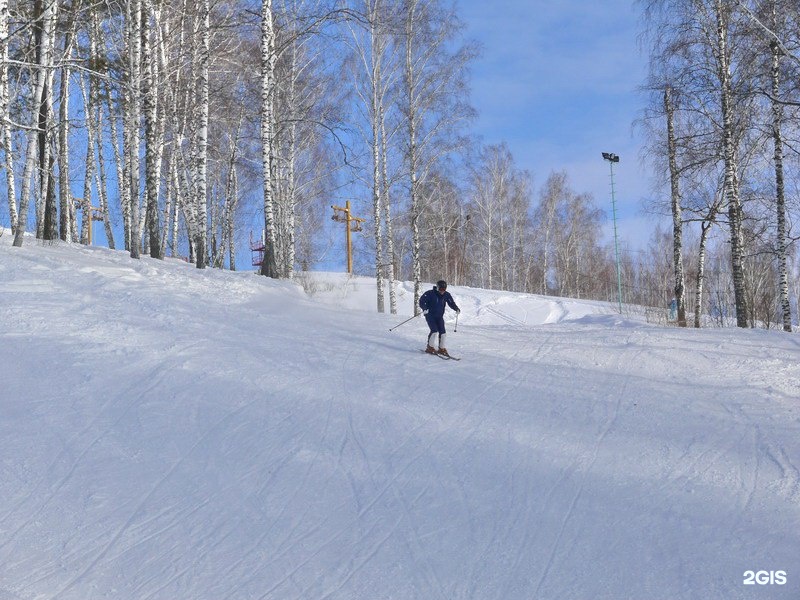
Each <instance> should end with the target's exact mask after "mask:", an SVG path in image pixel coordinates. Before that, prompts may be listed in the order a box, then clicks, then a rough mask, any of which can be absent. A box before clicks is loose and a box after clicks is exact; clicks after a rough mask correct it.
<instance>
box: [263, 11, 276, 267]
mask: <svg viewBox="0 0 800 600" xmlns="http://www.w3.org/2000/svg"><path fill="white" fill-rule="evenodd" d="M273 17H274V15H273V12H272V0H262V4H261V164H262V179H263V185H264V190H263V194H264V232H265V237H266V248H265V252H264V262H263V263H262V264H261V274H262V275H266V276H267V277H272V278H274V279H277V278H278V277H279V276H280V273H279V272H278V263H277V260H276V256H275V239H276V230H277V228H276V226H275V225H276V223H275V206H274V198H273V179H274V173H275V163H274V159H275V157H274V139H273V137H274V130H275V113H274V102H275V62H276V60H277V55H276V53H275V25H274V21H273Z"/></svg>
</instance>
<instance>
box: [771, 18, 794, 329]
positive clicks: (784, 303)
mask: <svg viewBox="0 0 800 600" xmlns="http://www.w3.org/2000/svg"><path fill="white" fill-rule="evenodd" d="M772 9H773V17H775V14H774V11H775V5H774V4H773V7H772ZM771 45H772V97H773V98H778V97H779V95H780V91H781V89H780V88H781V86H780V60H781V50H780V48H779V46H778V44H777V43H775V42H773V43H772V44H771ZM782 128H783V108H782V107H781V105H780V104H779V103H778V102H775V101H774V100H773V102H772V141H773V149H774V157H773V160H774V163H775V210H776V213H777V237H778V244H777V246H778V292H779V294H780V303H781V313H782V317H783V330H784V331H787V332H789V333H791V331H792V307H791V305H790V304H789V273H788V266H787V260H786V191H785V186H784V168H783V131H782Z"/></svg>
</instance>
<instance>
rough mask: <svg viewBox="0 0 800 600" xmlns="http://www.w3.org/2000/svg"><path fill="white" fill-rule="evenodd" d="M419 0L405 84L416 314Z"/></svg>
mask: <svg viewBox="0 0 800 600" xmlns="http://www.w3.org/2000/svg"><path fill="white" fill-rule="evenodd" d="M416 8H417V0H410V1H409V2H408V4H407V9H406V10H407V12H406V15H405V40H404V41H405V55H406V60H405V87H406V94H407V95H408V99H407V102H408V104H407V106H406V109H407V111H408V112H407V115H406V119H407V124H408V174H409V182H410V195H411V198H410V200H411V202H410V217H411V278H412V280H413V281H414V295H413V298H412V300H413V302H414V314H415V315H416V314H419V311H420V308H419V298H420V283H421V279H422V267H421V264H420V235H419V226H420V223H419V218H420V197H419V193H420V191H419V154H418V148H417V135H418V131H417V127H418V125H417V120H418V115H417V111H418V106H417V95H418V90H417V72H416V65H415V62H414V38H415V27H416V14H415V13H416Z"/></svg>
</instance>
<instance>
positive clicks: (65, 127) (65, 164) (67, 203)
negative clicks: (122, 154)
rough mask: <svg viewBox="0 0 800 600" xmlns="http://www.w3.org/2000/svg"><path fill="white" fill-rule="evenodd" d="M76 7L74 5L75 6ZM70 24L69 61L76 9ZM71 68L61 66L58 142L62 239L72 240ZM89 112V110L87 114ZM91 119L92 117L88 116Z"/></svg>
mask: <svg viewBox="0 0 800 600" xmlns="http://www.w3.org/2000/svg"><path fill="white" fill-rule="evenodd" d="M73 9H74V7H73ZM69 21H70V22H69V25H68V26H67V32H66V34H65V36H64V58H65V59H67V61H69V58H70V55H71V54H72V44H73V39H74V35H75V31H74V28H75V11H74V10H72V11H71V12H70V17H69ZM70 76H71V69H70V67H69V62H67V64H65V65H63V66H62V67H61V93H60V99H59V117H58V118H59V124H58V125H59V130H58V133H59V142H58V179H59V182H58V190H59V208H60V210H61V219H60V222H59V227H60V235H61V239H62V240H64V241H65V242H71V241H72V222H71V221H72V215H73V210H72V206H71V205H72V191H71V188H70V178H69V132H70V124H69V96H70ZM88 115H89V112H88V111H87V116H88ZM88 118H89V119H91V117H88Z"/></svg>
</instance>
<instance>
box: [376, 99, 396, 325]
mask: <svg viewBox="0 0 800 600" xmlns="http://www.w3.org/2000/svg"><path fill="white" fill-rule="evenodd" d="M380 123H381V169H382V171H383V173H382V182H383V209H384V215H385V216H384V220H385V222H386V261H387V263H386V276H387V278H388V284H389V310H390V312H391V314H393V315H396V314H397V290H395V282H394V231H393V230H392V204H391V202H390V196H389V166H388V163H389V148H388V146H389V143H388V141H387V139H386V117H385V115H384V111H383V105H381V111H380Z"/></svg>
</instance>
